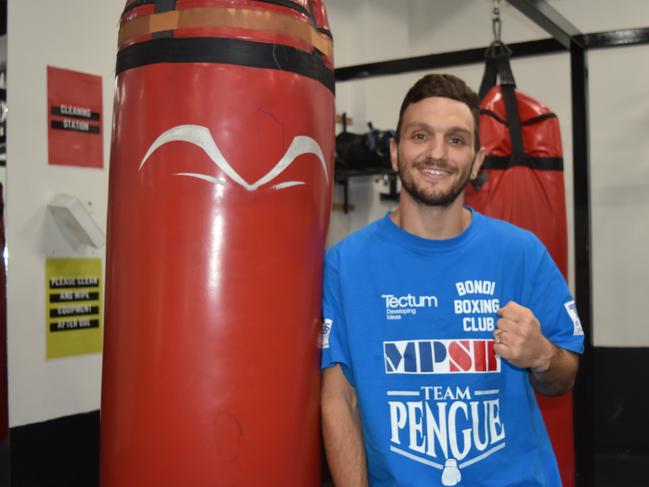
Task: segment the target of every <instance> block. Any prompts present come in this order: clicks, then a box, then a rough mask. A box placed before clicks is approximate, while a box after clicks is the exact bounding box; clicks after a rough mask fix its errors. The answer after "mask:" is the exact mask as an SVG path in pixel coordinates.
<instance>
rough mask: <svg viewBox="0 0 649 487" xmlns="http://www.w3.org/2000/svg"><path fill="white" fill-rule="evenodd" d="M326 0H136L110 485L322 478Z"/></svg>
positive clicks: (108, 339) (116, 212)
mask: <svg viewBox="0 0 649 487" xmlns="http://www.w3.org/2000/svg"><path fill="white" fill-rule="evenodd" d="M332 49H333V48H332V41H331V35H330V33H329V30H328V25H327V20H326V14H325V10H324V6H323V5H322V0H294V1H289V0H282V1H277V0H265V1H262V0H240V1H236V0H177V1H175V0H157V1H155V0H130V1H129V2H128V3H127V4H126V8H125V11H124V13H123V15H122V18H121V26H120V33H119V49H118V54H117V69H116V72H117V80H116V95H115V109H114V121H113V136H112V137H113V139H112V147H111V163H110V189H109V215H108V254H107V265H106V267H107V272H106V281H107V282H106V292H107V295H106V330H105V347H104V366H103V381H102V406H101V467H100V470H101V471H100V476H101V485H102V486H103V487H113V486H114V487H129V486H137V487H143V486H157V487H164V486H173V487H177V486H192V487H201V486H240V487H247V486H250V487H256V486H260V485H278V486H279V485H281V486H295V487H303V486H314V485H319V483H320V482H321V479H320V464H321V455H320V446H319V445H320V433H319V431H320V426H319V389H320V382H319V381H320V372H319V356H320V352H319V349H318V343H317V341H318V335H319V323H320V315H321V311H320V299H321V271H322V258H323V251H324V242H325V235H326V231H327V227H328V218H329V208H330V203H331V180H332V164H333V155H334V124H335V112H334V94H333V91H334V76H333V60H332Z"/></svg>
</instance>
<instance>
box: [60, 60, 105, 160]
mask: <svg viewBox="0 0 649 487" xmlns="http://www.w3.org/2000/svg"><path fill="white" fill-rule="evenodd" d="M101 112H102V105H101V76H95V75H92V74H86V73H79V72H78V71H70V70H68V69H61V68H54V67H52V66H48V67H47V125H48V130H47V132H48V152H49V163H50V164H57V165H65V166H83V167H103V165H104V158H103V139H104V138H103V121H102V113H101Z"/></svg>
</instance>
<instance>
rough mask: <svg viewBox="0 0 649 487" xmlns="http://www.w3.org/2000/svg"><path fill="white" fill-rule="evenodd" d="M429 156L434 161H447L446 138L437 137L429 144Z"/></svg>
mask: <svg viewBox="0 0 649 487" xmlns="http://www.w3.org/2000/svg"><path fill="white" fill-rule="evenodd" d="M426 149H427V156H428V157H429V158H430V159H433V160H446V155H447V147H446V142H445V140H444V137H443V136H441V135H435V136H434V137H431V138H430V140H429V142H428V147H427V148H426Z"/></svg>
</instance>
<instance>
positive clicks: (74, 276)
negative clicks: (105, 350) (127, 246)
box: [45, 259, 102, 359]
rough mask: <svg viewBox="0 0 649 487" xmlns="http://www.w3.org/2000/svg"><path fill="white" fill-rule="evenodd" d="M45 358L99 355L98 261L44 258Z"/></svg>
mask: <svg viewBox="0 0 649 487" xmlns="http://www.w3.org/2000/svg"><path fill="white" fill-rule="evenodd" d="M45 276H46V290H47V291H46V293H45V294H46V304H45V309H46V313H47V315H46V323H47V358H48V359H49V358H57V357H65V356H68V355H79V354H84V353H94V352H101V347H102V332H101V321H102V309H101V308H102V304H101V303H102V285H101V259H47V261H46V269H45Z"/></svg>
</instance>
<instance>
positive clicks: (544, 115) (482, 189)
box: [465, 44, 575, 487]
mask: <svg viewBox="0 0 649 487" xmlns="http://www.w3.org/2000/svg"><path fill="white" fill-rule="evenodd" d="M497 79H500V85H496V80H497ZM480 97H481V99H482V102H481V105H480V107H481V113H480V143H481V145H482V146H483V147H484V148H485V150H486V154H487V155H486V157H485V161H484V163H483V165H482V168H481V170H480V173H479V175H478V178H477V179H476V181H474V182H473V184H472V185H469V186H468V187H467V190H466V192H465V202H466V204H467V205H469V206H471V207H473V208H475V209H476V210H478V211H480V212H482V213H484V214H487V215H490V216H493V217H496V218H501V219H503V220H507V221H509V222H511V223H514V224H515V225H518V226H519V227H522V228H526V229H528V230H530V231H531V232H533V233H534V234H535V235H536V236H537V237H539V239H540V240H541V241H542V242H543V243H544V244H545V246H546V247H547V248H548V251H549V252H550V255H551V256H552V258H553V259H554V261H555V263H556V264H557V266H558V267H559V269H560V270H561V272H562V273H563V276H564V277H565V278H567V274H568V258H567V233H566V232H567V229H566V203H565V192H564V181H563V152H562V148H561V133H560V129H559V120H558V118H557V116H556V115H555V114H554V113H552V112H551V111H550V110H549V109H548V107H546V106H544V105H543V104H541V103H539V102H538V101H536V100H534V99H533V98H531V97H529V96H527V95H526V94H524V93H522V92H521V91H518V90H517V89H516V85H515V82H514V77H513V75H512V72H511V68H510V65H509V55H508V51H507V48H506V46H504V45H502V44H499V45H497V46H493V45H492V47H491V49H490V51H489V52H488V56H487V63H486V68H485V75H484V77H483V80H482V86H481V88H480ZM536 397H537V400H538V402H539V406H540V408H541V412H542V414H543V418H544V420H545V425H546V427H547V429H548V433H549V435H550V439H551V441H552V446H553V448H554V452H555V454H556V456H557V460H558V462H559V470H560V472H561V478H562V481H563V485H564V487H573V486H574V485H575V453H574V436H573V420H572V393H570V392H569V393H567V394H564V395H562V396H555V397H548V396H543V395H541V394H537V395H536Z"/></svg>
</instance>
